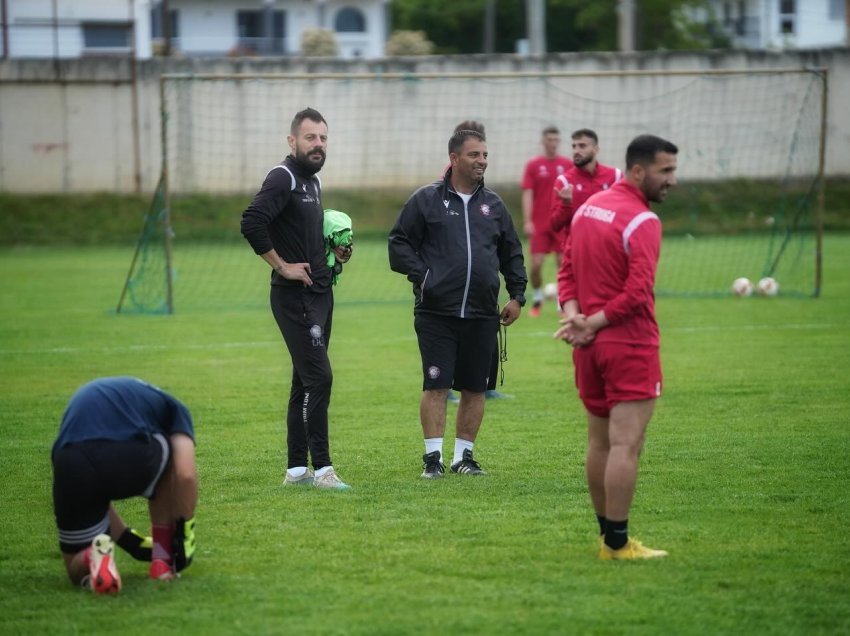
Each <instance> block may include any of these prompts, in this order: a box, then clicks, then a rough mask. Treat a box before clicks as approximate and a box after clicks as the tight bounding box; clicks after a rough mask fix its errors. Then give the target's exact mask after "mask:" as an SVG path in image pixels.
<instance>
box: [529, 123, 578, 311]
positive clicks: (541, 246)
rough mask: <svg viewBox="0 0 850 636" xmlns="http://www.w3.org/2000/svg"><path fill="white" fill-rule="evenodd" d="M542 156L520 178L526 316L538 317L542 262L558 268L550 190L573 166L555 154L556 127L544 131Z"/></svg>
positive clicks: (558, 244)
mask: <svg viewBox="0 0 850 636" xmlns="http://www.w3.org/2000/svg"><path fill="white" fill-rule="evenodd" d="M541 143H542V144H543V154H542V155H539V156H537V157H534V158H533V159H531V160H530V161H529V162H528V163H526V164H525V172H524V173H523V177H522V218H523V229H524V231H525V235H526V236H527V237H528V241H529V252H531V287H532V290H533V304H532V306H531V310H530V311H529V312H528V315H529V316H531V317H532V318H535V317H537V316H539V315H540V308H541V306H542V305H543V276H542V269H543V261H544V260H545V258H546V255H547V254H554V255H555V263H556V268H557V266H558V265H560V261H561V249H562V241H561V239H560V238H559V237H558V235H557V234H555V233H554V232H553V231H552V230H551V229H550V227H549V216H550V214H549V212H550V209H551V206H552V187H553V186H554V184H555V179H556V178H558V177H559V176H561V175H562V174H564V172H566V171H567V169H569V168H570V167H572V165H573V162H572V161H570V160H569V159H567V158H566V157H563V156H561V155H559V154H558V146H559V145H560V143H561V133H560V132H559V131H558V129H557V128H556V127H555V126H549V127H548V128H545V129H544V130H543V138H542V140H541Z"/></svg>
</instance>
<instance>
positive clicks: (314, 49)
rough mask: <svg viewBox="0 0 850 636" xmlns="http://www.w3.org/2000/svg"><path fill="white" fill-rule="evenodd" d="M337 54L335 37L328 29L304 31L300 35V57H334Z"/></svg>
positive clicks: (337, 48)
mask: <svg viewBox="0 0 850 636" xmlns="http://www.w3.org/2000/svg"><path fill="white" fill-rule="evenodd" d="M337 53H339V47H338V46H337V43H336V37H335V36H334V34H333V31H329V30H328V29H318V28H315V29H304V32H303V33H302V34H301V55H306V56H308V57H334V56H336V55H337Z"/></svg>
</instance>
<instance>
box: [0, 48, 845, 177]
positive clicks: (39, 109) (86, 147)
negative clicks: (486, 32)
mask: <svg viewBox="0 0 850 636" xmlns="http://www.w3.org/2000/svg"><path fill="white" fill-rule="evenodd" d="M819 66H824V67H826V68H828V69H829V78H830V84H829V102H828V143H827V161H826V170H827V173H828V174H829V175H831V176H839V175H840V176H848V175H850V117H848V113H850V51H848V50H846V49H845V50H827V51H809V52H785V53H752V52H750V53H745V52H725V53H708V54H697V53H636V54H625V55H623V54H559V55H549V56H545V57H543V58H523V57H517V56H513V55H497V56H462V57H460V56H458V57H444V56H434V57H428V58H404V59H385V60H380V61H343V60H316V59H313V60H310V59H303V58H296V59H291V60H249V59H214V60H201V59H184V60H161V59H155V60H150V61H147V62H143V63H140V64H139V65H138V67H137V70H138V84H137V98H136V99H137V105H138V108H137V117H136V125H137V127H136V129H137V130H138V134H137V138H138V143H136V134H135V132H134V119H133V108H132V103H133V91H132V84H131V83H130V80H131V78H132V67H131V65H130V64H129V61H128V60H126V59H123V60H122V59H83V60H60V61H58V62H54V61H46V60H7V61H3V62H0V190H2V191H10V192H12V191H14V192H87V191H115V192H132V191H133V190H134V189H135V188H136V184H137V183H140V184H141V189H142V191H146V192H147V191H151V190H152V189H153V188H154V187H155V184H156V181H157V178H158V176H159V173H160V166H161V146H160V116H159V106H160V99H159V77H160V75H161V74H162V73H210V72H217V73H368V74H372V75H375V76H378V75H379V74H381V73H388V72H400V73H414V72H419V73H435V74H445V73H477V74H480V73H484V72H500V73H504V72H514V71H523V72H532V71H533V72H538V71H547V72H551V71H558V72H560V71H569V72H573V71H584V72H600V71H601V72H605V71H613V70H708V69H744V68H749V69H775V68H789V67H790V68H807V67H819ZM789 77H790V76H789ZM688 81H689V80H686V79H683V78H682V77H676V76H673V77H668V78H666V79H659V78H656V77H653V78H645V77H644V78H641V77H638V78H635V77H632V78H626V79H623V78H621V79H620V80H618V81H616V82H614V83H613V84H612V83H611V80H606V82H602V81H595V80H592V79H587V78H581V79H575V78H574V79H572V80H570V81H567V82H561V83H559V82H558V81H553V82H546V83H539V82H538V83H537V84H535V82H534V81H530V80H525V83H524V84H517V85H514V87H513V88H510V89H508V90H507V92H505V90H506V88H505V84H504V82H503V81H495V80H486V79H482V78H479V79H478V80H476V81H471V80H464V81H463V82H459V81H458V82H453V81H448V82H447V83H445V84H444V85H443V86H442V87H441V88H440V89H439V90H437V91H433V90H432V91H424V92H423V90H422V88H423V87H426V86H427V84H426V83H425V82H416V81H413V80H410V81H406V82H405V81H395V82H389V81H388V82H378V83H376V85H380V87H381V89H380V90H365V91H364V90H363V88H362V86H361V85H360V84H357V83H356V82H347V81H345V80H344V79H339V80H336V81H334V82H327V81H323V82H317V81H307V82H303V81H302V82H298V83H296V82H292V83H291V84H290V90H283V91H281V92H279V93H276V92H273V91H272V92H264V90H265V89H264V88H263V87H264V86H265V85H267V84H269V85H270V84H274V83H273V82H263V81H254V82H250V83H246V84H245V85H244V87H242V88H239V89H235V88H232V89H231V90H230V92H229V93H228V94H227V95H226V96H224V97H222V96H220V95H217V94H211V95H208V96H206V97H192V98H191V99H190V100H183V101H180V100H178V101H177V102H174V103H175V104H181V105H180V106H179V107H176V106H175V107H170V108H171V109H172V110H173V112H172V113H171V114H170V120H169V122H170V125H169V129H170V130H171V131H172V132H174V131H175V130H178V128H179V130H180V131H181V132H180V133H179V135H178V136H177V137H174V138H173V139H171V138H170V139H171V140H170V141H169V162H170V164H171V168H172V170H171V171H170V178H171V179H172V180H173V182H174V184H175V188H176V189H184V190H193V189H200V190H204V191H216V190H220V191H247V192H250V191H252V190H255V189H256V187H257V185H258V184H259V182H260V180H261V179H262V176H263V175H264V174H265V171H266V170H267V169H268V167H270V166H271V165H273V164H274V163H276V162H277V161H279V160H280V159H281V158H282V156H283V155H284V154H285V153H286V142H285V135H286V129H287V127H288V123H289V119H290V118H291V116H292V113H294V112H295V110H297V109H298V108H300V107H303V106H304V105H307V104H308V103H309V104H310V105H313V106H315V107H317V108H319V109H320V110H322V111H323V113H324V114H325V116H326V117H327V119H328V121H329V122H330V125H331V147H330V149H329V154H328V164H327V166H326V168H325V170H323V172H322V174H323V178H324V180H325V183H326V184H327V185H328V186H337V187H341V186H346V187H386V186H388V185H397V186H401V185H403V186H405V187H407V186H408V185H410V184H418V183H423V182H426V181H429V180H431V179H433V178H434V177H435V176H436V173H438V172H439V170H440V168H441V167H442V166H443V165H444V163H445V160H446V150H445V143H446V140H447V137H448V133H449V132H450V130H451V128H452V127H453V126H454V125H455V124H456V123H457V121H459V120H461V119H465V118H469V117H473V118H479V119H481V120H483V121H484V122H485V123H486V124H487V126H488V145H489V150H490V154H491V165H490V168H489V169H488V181H489V182H490V183H494V184H496V183H508V182H509V183H516V182H518V181H519V178H520V174H521V170H522V165H523V164H524V162H525V161H526V160H527V159H528V158H529V157H530V156H532V155H533V154H536V153H537V152H539V144H538V141H539V132H540V129H541V128H542V127H543V126H544V125H546V124H548V123H556V124H558V125H559V126H561V128H562V131H563V132H564V133H565V136H566V133H569V132H570V131H571V130H572V129H574V128H578V127H584V126H591V127H595V128H596V129H597V131H598V132H599V133H600V136H601V145H602V156H601V159H602V160H603V161H604V162H607V163H610V164H615V165H619V164H620V163H621V157H622V151H623V148H624V144H625V143H626V142H627V140H628V138H629V137H630V136H631V135H633V134H636V133H637V132H644V131H647V130H652V131H661V130H665V131H666V130H667V129H666V128H664V126H665V125H666V124H668V123H669V122H667V121H658V120H657V119H658V117H663V118H665V119H666V118H669V117H668V116H666V115H663V116H662V115H659V114H656V115H655V116H653V111H652V109H649V110H647V112H646V113H644V114H643V115H641V116H640V117H639V118H635V119H634V120H633V121H630V120H629V119H628V118H625V116H624V115H623V114H622V108H621V107H620V104H621V103H622V102H623V101H630V100H635V99H638V98H643V97H646V96H648V95H650V94H652V93H653V92H654V91H658V90H660V91H661V92H662V93H664V94H667V93H669V92H670V91H673V92H676V89H677V87H679V86H684V85H685V84H687V83H688ZM231 84H234V83H231ZM236 84H239V83H236ZM278 84H281V83H280V82H278ZM234 85H235V84H234ZM296 85H298V86H301V87H302V89H303V91H304V92H302V93H296V91H295V90H294V88H295V86H296ZM358 86H360V88H358ZM299 90H301V89H299ZM683 90H684V89H683ZM715 92H716V93H718V94H717V95H713V94H712V95H708V96H704V97H697V98H696V100H697V101H696V102H695V103H694V102H688V103H683V104H682V105H681V107H678V108H680V109H681V110H680V111H678V112H680V113H689V115H688V116H687V117H676V118H675V119H677V120H678V123H677V125H678V126H679V127H680V128H679V129H672V130H671V131H670V132H669V133H666V134H669V135H670V136H671V138H672V139H673V140H674V141H676V142H677V143H680V145H683V146H687V145H691V143H690V142H688V144H682V143H681V140H682V139H692V138H694V139H695V138H696V137H697V136H699V135H701V136H702V138H704V140H701V141H699V143H700V144H704V145H705V147H706V148H710V152H711V153H713V154H714V155H715V156H714V157H712V158H711V159H710V160H707V159H706V157H705V152H704V150H703V149H701V150H700V153H702V154H700V155H699V156H698V155H696V154H695V156H694V157H689V156H687V154H686V152H687V148H685V147H683V156H682V160H681V163H682V164H683V176H691V177H694V178H699V177H708V178H733V177H736V176H741V174H742V173H741V172H740V170H741V168H737V167H733V168H732V169H731V171H726V172H724V170H727V168H724V166H725V165H726V162H727V159H729V158H735V159H736V160H738V161H740V160H741V157H744V159H743V163H741V164H735V165H745V166H746V165H752V166H753V168H752V170H754V171H755V172H752V173H751V174H753V175H757V174H758V170H760V169H767V167H765V166H764V164H763V162H764V161H765V160H766V159H765V158H764V157H761V156H759V155H753V159H751V160H750V159H746V157H748V156H749V155H747V154H746V153H749V152H752V151H754V149H753V148H752V147H751V146H756V145H757V146H759V147H760V148H762V149H763V150H762V153H763V154H764V153H767V154H772V155H776V156H778V157H780V159H782V160H783V161H790V162H792V163H793V162H794V161H795V160H796V159H795V153H796V154H798V155H799V156H800V157H802V158H803V159H804V161H805V163H806V164H809V165H803V166H800V165H796V164H795V165H789V169H790V170H791V171H792V173H793V172H794V171H799V170H802V171H809V170H810V167H811V166H810V164H811V162H812V159H811V152H810V151H807V152H808V154H803V153H802V151H801V150H800V148H802V147H804V145H805V144H808V145H811V144H812V143H814V142H816V139H814V138H807V139H802V140H800V139H795V140H793V143H794V144H795V145H793V146H788V147H786V148H784V149H783V147H782V146H781V144H780V146H778V148H779V150H775V151H774V150H771V148H772V146H771V145H770V143H772V141H771V138H772V136H773V133H769V132H765V134H764V135H762V136H761V137H757V138H756V139H757V140H756V141H755V142H749V141H746V139H748V137H746V135H751V134H752V133H753V130H755V132H756V134H758V126H759V125H760V122H759V121H758V120H759V114H760V113H762V112H764V113H767V112H768V111H772V110H775V109H776V108H778V107H780V106H782V105H783V104H785V103H789V104H791V102H793V100H794V99H797V98H798V97H799V96H798V95H797V92H798V91H797V89H796V88H794V87H793V86H792V85H790V84H788V85H787V86H785V87H784V88H778V89H777V88H773V89H771V93H770V94H769V95H766V96H759V95H755V96H753V98H752V99H751V100H750V103H751V104H750V108H752V104H755V105H756V106H758V108H760V109H761V110H759V111H757V112H756V113H755V114H753V113H752V112H750V113H749V114H745V113H744V111H743V110H740V111H739V115H738V116H736V117H735V118H734V120H729V118H726V119H724V120H722V121H716V120H714V119H712V112H714V111H715V110H717V112H720V110H719V109H721V107H724V106H723V104H722V103H721V102H717V104H716V105H714V102H713V101H712V100H714V99H721V100H722V98H723V95H722V91H715ZM564 99H566V101H563V100H564ZM287 100H289V101H287ZM579 104H581V108H579V107H578V105H579ZM809 107H810V109H813V108H814V106H812V105H809ZM618 108H619V110H618ZM659 112H660V111H659ZM363 113H366V114H367V116H366V117H363V116H362V114H363ZM206 117H209V118H210V119H209V123H207V120H206V119H205V118H206ZM689 122H691V123H689ZM693 122H698V123H693ZM178 124H180V126H182V127H179V126H178ZM615 124H616V126H615ZM187 131H189V132H187ZM806 134H807V135H808V136H809V137H814V136H815V134H814V133H811V131H809V132H807V133H806ZM695 143H696V142H694V144H695ZM782 143H785V142H782ZM222 144H223V145H222ZM228 144H233V145H232V146H231V145H228ZM801 144H803V145H801ZM786 145H787V144H786ZM565 146H566V144H565ZM231 147H232V148H233V150H227V151H226V152H224V151H222V148H231ZM755 150H758V149H757V148H756V149H755ZM685 166H688V167H685ZM780 169H781V168H780ZM747 170H750V168H747ZM770 170H775V169H774V168H770Z"/></svg>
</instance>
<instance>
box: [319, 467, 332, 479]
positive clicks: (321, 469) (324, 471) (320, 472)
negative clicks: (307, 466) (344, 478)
mask: <svg viewBox="0 0 850 636" xmlns="http://www.w3.org/2000/svg"><path fill="white" fill-rule="evenodd" d="M333 469H334V467H333V466H323V467H322V468H319V469H318V470H317V471H316V473H315V475H316V477H321V476H322V475H324V474H325V473H326V472H328V471H329V470H333Z"/></svg>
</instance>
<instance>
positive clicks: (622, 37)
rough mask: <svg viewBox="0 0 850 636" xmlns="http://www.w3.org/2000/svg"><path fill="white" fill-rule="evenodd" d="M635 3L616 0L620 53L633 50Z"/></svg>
mask: <svg viewBox="0 0 850 636" xmlns="http://www.w3.org/2000/svg"><path fill="white" fill-rule="evenodd" d="M848 1H850V0H848ZM636 2H637V0H617V19H618V21H619V27H620V28H619V31H618V34H617V35H618V38H617V44H618V47H617V48H619V49H620V51H621V52H628V51H634V50H635V4H636Z"/></svg>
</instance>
